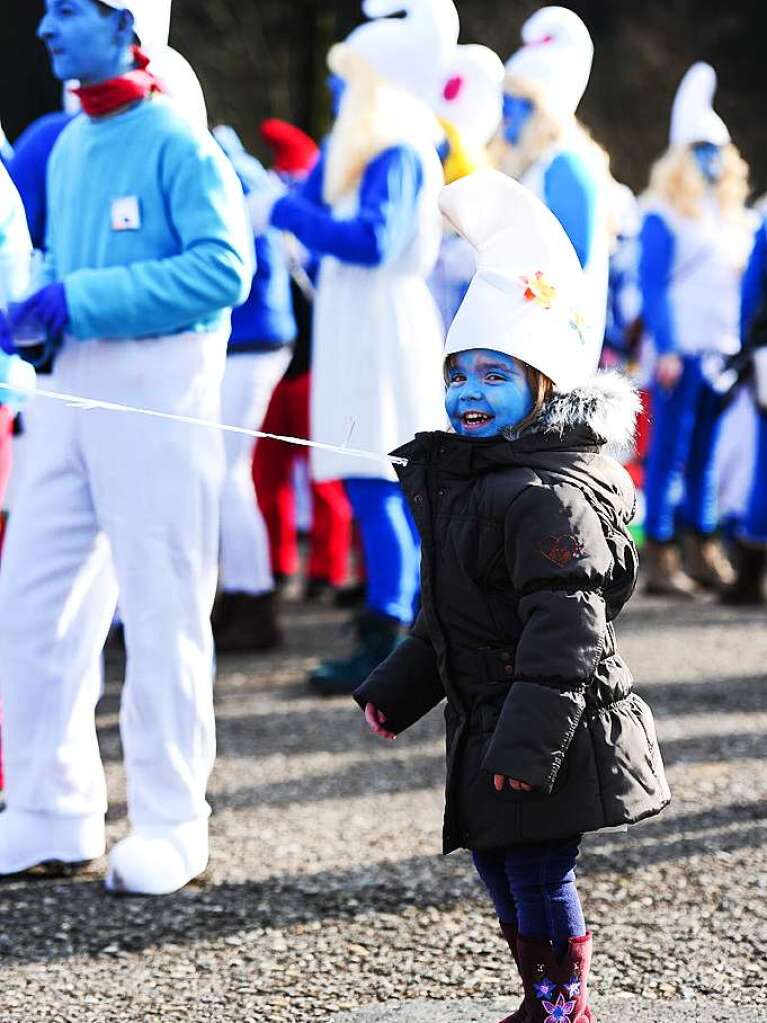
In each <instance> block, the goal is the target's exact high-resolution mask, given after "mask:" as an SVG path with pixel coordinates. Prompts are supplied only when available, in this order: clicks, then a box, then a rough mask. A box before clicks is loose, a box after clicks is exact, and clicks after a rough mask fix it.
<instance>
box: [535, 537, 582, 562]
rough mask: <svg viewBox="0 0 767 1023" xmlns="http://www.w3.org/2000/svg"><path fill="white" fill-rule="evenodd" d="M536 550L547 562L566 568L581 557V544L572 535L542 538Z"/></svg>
mask: <svg viewBox="0 0 767 1023" xmlns="http://www.w3.org/2000/svg"><path fill="white" fill-rule="evenodd" d="M538 550H539V551H540V553H541V554H542V555H543V556H544V558H546V559H547V560H548V561H551V562H552V563H553V564H555V565H558V566H559V568H566V567H567V566H568V565H570V564H572V563H573V561H577V560H578V558H581V557H583V544H582V543H581V541H580V540H579V539H578V537H577V536H575V535H574V534H573V533H561V534H560V535H559V536H544V537H542V538H541V539H540V540H539V541H538Z"/></svg>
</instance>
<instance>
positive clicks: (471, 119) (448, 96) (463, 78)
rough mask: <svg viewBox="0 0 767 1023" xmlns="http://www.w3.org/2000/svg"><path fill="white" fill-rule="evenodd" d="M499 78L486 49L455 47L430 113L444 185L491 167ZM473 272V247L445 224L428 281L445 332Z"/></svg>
mask: <svg viewBox="0 0 767 1023" xmlns="http://www.w3.org/2000/svg"><path fill="white" fill-rule="evenodd" d="M503 76H504V70H503V61H502V60H501V58H500V57H499V56H498V54H497V53H495V52H494V51H493V50H491V49H490V48H489V47H488V46H480V45H479V44H477V43H468V44H466V45H463V46H459V47H458V49H457V51H456V56H455V60H454V61H453V64H452V66H451V68H450V71H449V73H448V76H447V78H446V80H445V84H444V86H443V88H442V91H441V93H440V96H439V98H438V102H437V105H436V107H435V111H436V113H437V116H438V117H439V121H440V124H441V125H442V127H443V129H444V132H445V142H444V143H443V145H442V147H441V149H440V156H441V157H442V164H443V169H444V175H445V184H446V185H449V184H450V183H451V182H453V181H458V180H459V179H460V178H462V177H465V176H466V175H467V174H473V173H474V172H475V171H477V170H482V169H488V168H489V167H490V166H491V160H490V154H489V152H488V145H489V143H490V142H491V140H492V139H493V138H494V136H495V134H496V132H497V131H498V125H499V124H500V123H501V115H502V111H503V106H502V96H503V91H502V87H503ZM475 268H476V261H475V253H474V249H473V247H472V246H471V245H470V244H469V243H468V242H467V241H466V239H465V238H462V237H461V235H460V234H458V233H457V232H456V231H454V230H453V228H452V227H451V226H450V225H449V224H448V223H447V221H446V222H445V226H444V235H443V239H442V247H441V249H440V254H439V259H438V260H437V265H436V266H435V268H434V272H433V273H432V275H431V277H430V279H429V287H430V288H431V291H432V294H433V295H434V299H435V301H436V303H437V307H438V308H439V311H440V313H441V315H442V320H443V323H444V326H445V330H448V329H449V327H450V324H451V323H452V322H453V317H454V316H455V314H456V312H457V310H458V307H459V305H460V304H461V302H462V301H463V298H464V296H465V294H466V292H467V290H468V287H469V284H470V282H471V279H472V277H473V276H474V270H475Z"/></svg>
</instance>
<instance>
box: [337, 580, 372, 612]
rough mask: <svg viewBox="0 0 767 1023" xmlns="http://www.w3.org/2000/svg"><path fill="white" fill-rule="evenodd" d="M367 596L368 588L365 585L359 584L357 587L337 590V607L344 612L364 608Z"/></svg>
mask: <svg viewBox="0 0 767 1023" xmlns="http://www.w3.org/2000/svg"><path fill="white" fill-rule="evenodd" d="M366 594H367V587H366V586H365V583H358V584H357V585H355V586H345V587H343V588H342V589H340V590H336V607H340V608H342V609H343V610H348V609H351V608H358V607H363V606H364V604H365V596H366Z"/></svg>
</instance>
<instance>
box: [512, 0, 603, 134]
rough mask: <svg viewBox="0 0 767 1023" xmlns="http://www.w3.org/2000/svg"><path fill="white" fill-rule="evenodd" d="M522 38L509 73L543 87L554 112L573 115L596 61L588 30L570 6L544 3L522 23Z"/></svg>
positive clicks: (546, 100)
mask: <svg viewBox="0 0 767 1023" xmlns="http://www.w3.org/2000/svg"><path fill="white" fill-rule="evenodd" d="M522 41H523V43H524V46H522V48H521V49H519V50H517V52H516V53H515V54H514V55H513V56H512V57H510V58H509V60H508V61H507V62H506V74H507V75H508V76H510V77H513V78H519V79H521V80H522V81H526V82H530V84H531V85H533V86H535V87H537V88H538V89H540V90H541V92H542V93H543V96H544V99H545V102H546V105H547V107H548V108H549V110H550V111H551V112H552V113H553V114H556V115H559V116H567V117H571V116H573V115H574V114H575V111H576V110H577V109H578V104H579V103H580V101H581V99H582V98H583V94H584V92H585V91H586V86H587V85H588V84H589V77H590V75H591V65H592V64H593V62H594V43H593V41H592V39H591V35H590V34H589V30H588V29H587V28H586V26H585V25H584V23H583V22H582V21H581V19H580V18H579V17H578V15H577V14H576V13H575V12H574V11H571V10H569V9H568V8H567V7H542V8H541V9H540V10H539V11H536V12H535V14H533V15H532V17H530V18H528V19H527V21H526V22H525V24H524V25H523V26H522Z"/></svg>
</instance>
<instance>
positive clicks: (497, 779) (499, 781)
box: [368, 704, 533, 792]
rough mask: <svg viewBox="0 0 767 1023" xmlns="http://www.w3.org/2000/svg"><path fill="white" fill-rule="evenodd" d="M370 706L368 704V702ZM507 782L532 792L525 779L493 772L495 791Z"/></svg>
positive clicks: (517, 789) (500, 790)
mask: <svg viewBox="0 0 767 1023" xmlns="http://www.w3.org/2000/svg"><path fill="white" fill-rule="evenodd" d="M368 706H370V704H368ZM506 782H508V783H509V788H510V789H514V791H515V792H532V791H533V786H532V785H528V784H527V782H526V781H517V779H516V778H507V777H506V775H505V774H494V775H493V785H495V791H496V792H503V786H504V785H505V784H506Z"/></svg>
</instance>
